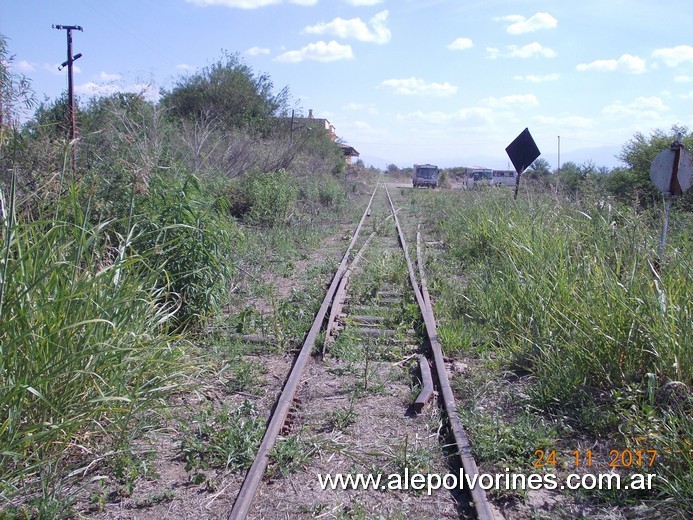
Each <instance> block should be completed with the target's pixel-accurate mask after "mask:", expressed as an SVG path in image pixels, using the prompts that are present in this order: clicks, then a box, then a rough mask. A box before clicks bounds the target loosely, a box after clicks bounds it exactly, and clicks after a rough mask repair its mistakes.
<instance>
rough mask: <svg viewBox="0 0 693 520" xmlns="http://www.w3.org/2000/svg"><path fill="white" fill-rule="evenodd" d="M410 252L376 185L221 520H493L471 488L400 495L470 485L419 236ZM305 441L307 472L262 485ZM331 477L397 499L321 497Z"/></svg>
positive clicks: (469, 460) (471, 470)
mask: <svg viewBox="0 0 693 520" xmlns="http://www.w3.org/2000/svg"><path fill="white" fill-rule="evenodd" d="M416 242H417V244H416V248H415V251H416V259H415V260H412V258H411V255H410V252H409V247H408V245H407V243H406V240H405V236H404V233H403V230H402V226H401V225H400V219H399V218H398V209H397V208H396V207H395V204H394V203H393V201H392V198H391V196H390V193H389V192H388V190H387V187H386V186H385V185H382V184H381V185H378V186H376V188H375V190H374V191H373V194H372V195H371V198H370V201H369V203H368V206H367V207H366V209H365V211H364V213H363V215H362V217H361V219H360V222H359V224H358V226H357V227H356V229H355V230H354V232H353V234H352V238H351V241H350V243H349V246H348V247H347V250H346V252H345V254H344V256H343V258H342V261H341V263H340V264H339V266H338V268H337V271H336V273H335V275H334V277H333V279H332V282H331V284H330V286H329V288H328V290H327V292H326V294H325V297H324V299H323V301H322V304H321V306H320V309H319V311H318V313H317V314H316V316H315V319H314V321H313V324H312V326H311V328H310V330H309V331H308V333H307V335H306V337H305V340H304V342H303V346H302V347H301V349H300V351H299V352H298V355H297V357H296V359H295V361H294V364H293V367H292V369H291V371H290V372H289V375H288V377H287V379H286V381H285V383H284V387H283V389H282V392H281V394H280V395H279V397H278V399H277V401H276V404H275V406H274V409H273V411H272V415H271V418H270V419H269V422H268V424H267V428H266V431H265V434H264V437H263V439H262V442H261V444H260V447H259V449H258V451H257V453H256V456H255V459H254V462H253V464H252V466H251V467H250V469H249V471H248V473H247V474H246V477H245V480H244V482H243V485H242V487H241V489H240V491H239V493H238V495H237V498H236V501H235V503H234V505H233V508H232V510H231V511H230V513H229V515H228V518H229V519H232V520H234V519H244V518H249V517H250V518H269V517H272V518H282V517H285V518H290V517H295V516H299V515H304V516H329V515H330V513H332V516H333V517H335V516H336V515H337V513H338V512H339V509H340V507H343V504H344V502H345V501H351V511H353V510H354V508H362V510H363V511H364V513H366V512H367V513H377V514H381V515H382V514H383V513H385V514H386V515H388V516H389V515H394V514H401V515H403V516H404V517H438V518H446V517H447V518H455V517H465V518H479V519H481V520H488V519H494V518H499V515H498V514H497V513H494V511H493V510H492V509H491V507H490V505H489V502H488V500H487V498H486V495H485V492H484V491H483V490H482V489H481V488H479V487H478V486H477V487H476V488H474V489H472V490H469V489H465V490H463V491H459V490H458V491H456V492H455V493H454V494H451V492H450V491H448V490H445V489H443V488H441V489H438V490H437V491H433V493H432V494H430V495H429V494H427V493H425V492H424V493H421V492H419V493H415V492H414V493H413V492H407V488H408V484H409V482H408V481H407V479H409V478H410V477H411V474H410V473H414V472H416V473H421V474H425V473H433V472H435V473H440V474H444V473H451V472H452V471H456V472H459V471H460V469H461V471H463V472H464V474H466V475H468V476H470V477H472V478H473V476H474V475H477V474H478V468H477V466H476V463H475V461H474V458H473V456H472V454H471V450H470V446H469V441H468V439H467V436H466V433H465V431H464V428H463V426H462V424H461V423H460V421H459V418H458V414H457V411H456V408H455V401H454V396H453V392H452V389H451V387H450V383H449V380H448V374H447V371H446V366H445V361H444V358H443V353H442V348H441V345H440V343H439V341H438V338H437V335H436V323H435V318H434V315H433V309H432V306H431V301H430V296H429V294H428V288H427V283H426V277H425V272H424V269H423V262H422V247H421V240H420V235H419V234H418V233H417V241H416ZM415 264H416V265H418V271H417V269H416V268H415ZM306 431H308V432H312V433H314V434H315V435H321V437H320V438H321V439H322V440H321V442H313V443H312V444H310V443H308V444H304V445H303V447H302V448H299V449H303V450H304V451H310V452H311V454H313V455H315V453H318V454H319V456H313V458H312V459H311V461H310V462H306V463H305V466H306V467H309V466H310V470H307V471H303V472H302V474H292V475H288V476H286V477H284V479H281V481H280V482H282V483H279V484H278V483H277V482H278V481H277V480H276V479H274V482H273V479H272V478H267V477H266V475H267V471H268V467H270V469H271V468H272V459H273V457H275V456H276V453H277V448H278V446H280V445H281V443H282V442H284V441H285V439H287V438H288V437H289V436H290V435H292V434H295V433H296V432H304V433H305V432H306ZM441 439H443V442H441ZM444 452H445V453H444ZM331 472H333V473H337V472H341V473H343V474H346V473H359V472H360V473H371V474H373V473H383V474H384V473H387V474H388V475H389V476H390V477H392V476H393V475H394V476H397V475H401V477H402V479H403V480H400V485H404V486H405V488H404V490H399V491H397V492H392V493H390V492H386V493H383V492H382V491H377V490H372V489H371V490H365V489H362V490H358V491H354V490H351V491H349V492H347V491H344V490H341V492H340V490H339V489H332V490H329V489H323V488H324V486H323V487H319V479H318V475H323V476H324V474H326V473H331ZM396 480H397V479H392V478H390V479H389V480H388V485H389V483H391V482H393V481H396ZM287 483H288V484H287ZM381 487H382V485H381ZM464 487H465V488H466V486H464ZM410 491H411V490H410Z"/></svg>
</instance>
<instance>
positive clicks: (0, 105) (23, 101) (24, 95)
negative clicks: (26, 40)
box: [0, 34, 36, 144]
mask: <svg viewBox="0 0 693 520" xmlns="http://www.w3.org/2000/svg"><path fill="white" fill-rule="evenodd" d="M13 61H14V56H10V54H9V52H8V49H7V38H6V37H5V36H4V35H2V34H0V133H4V131H5V130H6V129H7V128H10V127H12V126H16V123H17V120H18V119H19V116H20V113H21V111H22V110H23V109H30V108H31V107H32V106H33V105H34V104H35V102H36V100H35V98H34V92H33V90H32V89H31V83H30V82H29V80H28V79H27V78H26V77H25V76H24V75H22V74H18V73H16V72H14V71H13V70H12V62H13ZM0 144H1V141H0Z"/></svg>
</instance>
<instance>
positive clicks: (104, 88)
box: [75, 81, 159, 101]
mask: <svg viewBox="0 0 693 520" xmlns="http://www.w3.org/2000/svg"><path fill="white" fill-rule="evenodd" d="M118 92H129V93H132V94H137V95H140V96H142V97H143V98H144V99H146V100H148V101H157V100H158V98H159V92H158V89H157V88H156V86H155V85H153V84H152V83H133V84H132V85H129V86H125V87H123V86H120V85H116V84H114V83H95V82H93V81H90V82H87V83H82V84H81V85H75V93H77V94H81V95H83V96H89V97H105V96H112V95H113V94H116V93H118Z"/></svg>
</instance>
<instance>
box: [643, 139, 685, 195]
mask: <svg viewBox="0 0 693 520" xmlns="http://www.w3.org/2000/svg"><path fill="white" fill-rule="evenodd" d="M675 160H676V151H674V150H664V151H662V152H660V153H659V154H658V155H657V157H655V158H654V160H653V161H652V164H651V165H650V180H651V181H652V184H654V185H655V187H656V188H657V189H658V190H659V191H661V192H662V193H669V192H671V178H672V176H673V173H674V161H675ZM676 179H677V180H678V183H679V186H681V191H682V192H684V191H686V190H688V189H690V187H691V186H693V155H691V154H690V153H688V152H687V151H686V150H684V149H681V150H680V156H679V164H678V171H677V172H676Z"/></svg>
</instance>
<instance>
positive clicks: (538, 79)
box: [513, 72, 561, 83]
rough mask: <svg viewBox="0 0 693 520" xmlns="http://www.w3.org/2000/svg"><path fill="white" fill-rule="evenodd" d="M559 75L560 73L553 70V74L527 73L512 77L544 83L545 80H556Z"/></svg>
mask: <svg viewBox="0 0 693 520" xmlns="http://www.w3.org/2000/svg"><path fill="white" fill-rule="evenodd" d="M560 77H561V75H560V74H558V73H557V72H554V73H553V74H546V75H544V76H537V75H535V74H528V75H527V76H513V79H517V80H520V81H529V82H530V83H544V82H545V81H558V80H559V79H560Z"/></svg>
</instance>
